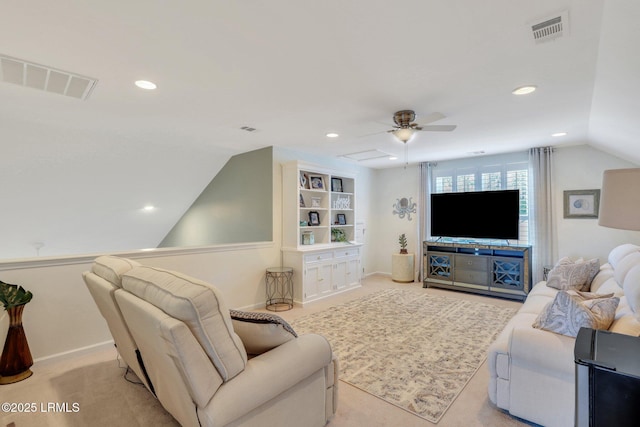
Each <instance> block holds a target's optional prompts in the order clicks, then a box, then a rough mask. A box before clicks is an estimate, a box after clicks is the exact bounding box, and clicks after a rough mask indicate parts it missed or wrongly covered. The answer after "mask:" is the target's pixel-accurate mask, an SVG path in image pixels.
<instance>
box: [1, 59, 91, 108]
mask: <svg viewBox="0 0 640 427" xmlns="http://www.w3.org/2000/svg"><path fill="white" fill-rule="evenodd" d="M0 81H3V82H6V83H13V84H17V85H20V86H27V87H30V88H33V89H39V90H44V91H47V92H53V93H57V94H60V95H65V96H71V97H73V98H78V99H82V100H86V99H87V98H88V97H89V95H90V94H91V91H92V90H93V88H94V87H95V86H96V84H97V83H98V80H97V79H94V78H91V77H86V76H82V75H80V74H75V73H70V72H68V71H62V70H57V69H55V68H51V67H47V66H45V65H40V64H36V63H33V62H29V61H25V60H22V59H18V58H12V57H10V56H6V55H2V54H0Z"/></svg>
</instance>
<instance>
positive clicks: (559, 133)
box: [551, 132, 567, 137]
mask: <svg viewBox="0 0 640 427" xmlns="http://www.w3.org/2000/svg"><path fill="white" fill-rule="evenodd" d="M566 135H567V133H566V132H556V133H552V134H551V136H553V137H557V136H566Z"/></svg>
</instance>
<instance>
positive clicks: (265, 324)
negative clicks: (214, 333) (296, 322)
mask: <svg viewBox="0 0 640 427" xmlns="http://www.w3.org/2000/svg"><path fill="white" fill-rule="evenodd" d="M230 314H231V321H232V323H233V329H234V331H235V332H236V334H238V335H239V336H240V339H241V340H242V343H243V344H244V348H245V349H246V350H247V353H249V354H251V355H257V354H262V353H264V352H265V351H269V350H271V349H272V348H274V347H277V346H279V345H282V344H284V343H285V342H287V341H290V340H292V339H294V338H296V337H297V336H298V335H297V334H296V332H295V331H294V330H293V328H292V327H291V325H289V323H287V321H286V320H284V319H283V318H282V317H280V316H278V315H275V314H271V313H260V312H249V311H240V310H231V311H230Z"/></svg>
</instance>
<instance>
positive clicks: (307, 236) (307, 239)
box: [301, 231, 315, 245]
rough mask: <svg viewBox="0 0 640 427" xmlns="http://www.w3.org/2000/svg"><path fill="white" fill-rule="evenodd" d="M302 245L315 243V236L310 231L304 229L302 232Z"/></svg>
mask: <svg viewBox="0 0 640 427" xmlns="http://www.w3.org/2000/svg"><path fill="white" fill-rule="evenodd" d="M301 243H302V244H303V245H313V244H314V243H315V237H314V236H313V233H312V232H311V231H305V232H303V233H302V242H301Z"/></svg>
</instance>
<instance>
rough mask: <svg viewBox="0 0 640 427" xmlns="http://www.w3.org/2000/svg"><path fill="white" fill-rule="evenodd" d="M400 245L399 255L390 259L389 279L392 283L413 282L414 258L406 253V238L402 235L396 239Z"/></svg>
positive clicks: (394, 255)
mask: <svg viewBox="0 0 640 427" xmlns="http://www.w3.org/2000/svg"><path fill="white" fill-rule="evenodd" d="M398 243H400V253H399V254H393V256H392V258H391V261H392V262H391V279H392V280H393V281H394V282H403V283H408V282H413V281H414V275H415V272H414V265H415V264H414V256H413V254H410V253H409V252H408V251H407V236H406V235H405V234H404V233H402V234H401V235H400V236H399V237H398Z"/></svg>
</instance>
